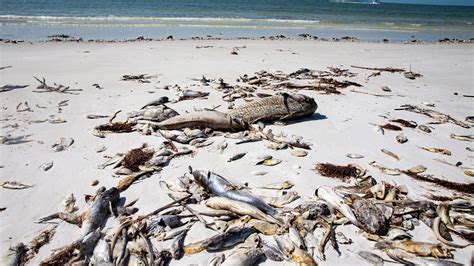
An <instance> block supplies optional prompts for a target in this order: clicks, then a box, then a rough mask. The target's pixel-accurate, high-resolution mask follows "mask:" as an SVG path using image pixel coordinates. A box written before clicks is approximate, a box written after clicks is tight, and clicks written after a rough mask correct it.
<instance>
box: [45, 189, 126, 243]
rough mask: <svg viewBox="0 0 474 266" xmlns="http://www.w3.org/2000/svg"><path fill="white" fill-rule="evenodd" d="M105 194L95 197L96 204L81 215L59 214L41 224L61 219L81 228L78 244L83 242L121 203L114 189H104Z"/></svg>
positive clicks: (51, 216)
mask: <svg viewBox="0 0 474 266" xmlns="http://www.w3.org/2000/svg"><path fill="white" fill-rule="evenodd" d="M102 191H103V192H99V194H98V195H97V196H96V197H95V199H94V202H93V203H92V204H91V205H90V206H89V207H88V208H87V209H86V210H85V211H83V212H82V213H81V214H80V215H75V214H72V213H65V212H58V213H55V214H52V215H49V216H46V217H44V218H42V219H40V220H39V221H38V222H39V223H44V222H47V221H50V220H53V219H61V220H64V221H66V222H68V223H72V224H76V225H78V226H80V227H81V234H80V236H79V239H78V240H77V242H79V241H82V240H83V239H84V238H85V237H86V236H87V235H88V234H90V233H91V232H94V231H95V230H96V229H97V228H99V227H100V225H102V224H103V223H104V222H105V221H106V220H107V218H108V217H109V215H110V214H113V213H111V212H112V211H114V208H115V207H116V205H117V203H118V201H119V197H120V195H119V191H118V189H117V188H115V187H112V188H110V189H108V190H105V188H103V190H102Z"/></svg>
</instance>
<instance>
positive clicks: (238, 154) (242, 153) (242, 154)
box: [227, 152, 247, 162]
mask: <svg viewBox="0 0 474 266" xmlns="http://www.w3.org/2000/svg"><path fill="white" fill-rule="evenodd" d="M246 154H247V152H239V153H237V154H234V155H232V156H230V157H229V159H227V162H232V161H237V160H238V159H240V158H243V157H244V156H245V155H246Z"/></svg>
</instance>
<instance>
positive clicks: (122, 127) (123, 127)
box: [95, 122, 135, 133]
mask: <svg viewBox="0 0 474 266" xmlns="http://www.w3.org/2000/svg"><path fill="white" fill-rule="evenodd" d="M134 125H135V123H128V122H115V123H109V124H104V125H98V126H96V127H95V129H97V130H99V131H111V132H119V133H128V132H132V131H133V126H134Z"/></svg>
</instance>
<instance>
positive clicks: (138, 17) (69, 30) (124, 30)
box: [0, 0, 474, 41]
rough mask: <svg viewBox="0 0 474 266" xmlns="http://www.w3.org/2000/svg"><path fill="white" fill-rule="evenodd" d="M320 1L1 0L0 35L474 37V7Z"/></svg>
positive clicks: (40, 37) (32, 37) (31, 37)
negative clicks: (303, 34) (302, 34)
mask: <svg viewBox="0 0 474 266" xmlns="http://www.w3.org/2000/svg"><path fill="white" fill-rule="evenodd" d="M371 2H372V1H357V0H354V1H352V2H350V3H347V1H333V2H331V1H316V0H293V1H292V0H240V1H239V0H233V1H229V0H15V1H13V0H0V38H4V39H23V40H32V41H36V40H45V39H47V36H49V35H53V34H67V35H71V36H74V37H82V38H84V39H97V38H100V39H116V40H120V39H127V38H135V37H138V36H145V37H149V38H163V37H166V36H168V35H173V36H174V37H175V38H189V37H193V36H201V37H204V36H207V35H212V36H214V37H227V38H230V37H242V36H245V37H259V36H262V35H265V36H269V35H276V34H284V35H288V36H296V35H298V34H301V33H309V34H312V35H316V36H319V37H326V38H329V37H342V36H353V37H358V38H361V39H365V40H369V41H371V40H381V39H382V38H390V39H393V40H399V41H403V40H408V39H410V38H412V36H414V37H415V38H417V39H424V40H437V39H439V38H445V37H448V38H462V39H469V38H472V37H474V26H473V23H474V7H456V6H431V5H402V4H385V3H383V4H377V5H375V4H370V3H371Z"/></svg>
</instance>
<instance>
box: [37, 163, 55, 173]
mask: <svg viewBox="0 0 474 266" xmlns="http://www.w3.org/2000/svg"><path fill="white" fill-rule="evenodd" d="M52 167H53V161H50V162H46V163H44V164H42V165H41V166H40V168H41V170H43V171H45V172H46V171H48V170H49V169H51V168H52Z"/></svg>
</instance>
